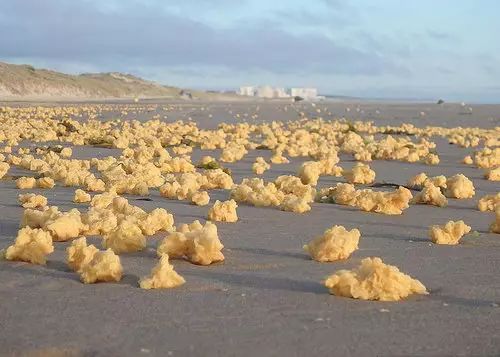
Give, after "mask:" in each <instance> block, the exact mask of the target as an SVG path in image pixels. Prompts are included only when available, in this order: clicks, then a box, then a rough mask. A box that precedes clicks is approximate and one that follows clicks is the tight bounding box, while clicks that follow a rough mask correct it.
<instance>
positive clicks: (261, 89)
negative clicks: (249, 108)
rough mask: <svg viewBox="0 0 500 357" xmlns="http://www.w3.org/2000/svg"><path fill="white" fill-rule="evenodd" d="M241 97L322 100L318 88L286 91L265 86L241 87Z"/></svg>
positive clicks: (281, 88)
mask: <svg viewBox="0 0 500 357" xmlns="http://www.w3.org/2000/svg"><path fill="white" fill-rule="evenodd" d="M238 94H239V95H243V96H248V97H259V98H269V99H271V98H290V97H302V98H304V99H310V100H313V99H320V97H318V90H317V89H316V88H291V89H290V90H286V89H285V88H283V87H271V86H268V85H265V86H258V87H254V86H243V87H240V90H239V92H238Z"/></svg>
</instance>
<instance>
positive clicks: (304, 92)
mask: <svg viewBox="0 0 500 357" xmlns="http://www.w3.org/2000/svg"><path fill="white" fill-rule="evenodd" d="M290 95H291V96H292V97H301V98H304V99H316V98H317V97H318V90H317V89H316V88H292V89H290Z"/></svg>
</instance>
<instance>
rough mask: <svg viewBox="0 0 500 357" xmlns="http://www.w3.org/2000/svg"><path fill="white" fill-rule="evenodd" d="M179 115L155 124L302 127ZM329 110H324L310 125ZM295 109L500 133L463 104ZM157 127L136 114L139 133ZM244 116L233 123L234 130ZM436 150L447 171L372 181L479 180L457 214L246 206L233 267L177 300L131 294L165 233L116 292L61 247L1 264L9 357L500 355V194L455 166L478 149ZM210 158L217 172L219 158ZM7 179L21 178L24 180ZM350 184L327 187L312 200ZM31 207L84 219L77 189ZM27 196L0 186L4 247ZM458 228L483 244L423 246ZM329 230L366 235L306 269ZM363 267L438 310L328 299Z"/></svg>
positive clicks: (496, 112)
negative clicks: (400, 274)
mask: <svg viewBox="0 0 500 357" xmlns="http://www.w3.org/2000/svg"><path fill="white" fill-rule="evenodd" d="M160 104H161V105H164V104H165V103H160ZM9 105H12V103H10V104H9ZM22 105H26V104H22ZM80 105H81V104H80ZM175 106H176V109H175V110H172V111H170V112H168V113H166V114H167V116H168V118H163V119H162V120H169V121H170V120H176V119H184V120H188V118H191V119H192V120H195V121H196V122H198V123H199V126H200V127H215V126H216V125H217V123H219V122H222V121H226V122H228V121H231V122H235V121H240V120H242V118H244V113H245V112H246V113H252V112H253V110H254V108H255V107H256V106H259V107H260V117H259V119H258V120H257V122H259V121H262V120H265V121H270V120H292V119H297V117H298V115H297V112H295V111H292V110H288V111H286V112H285V111H284V110H283V103H272V102H271V103H269V102H259V103H251V102H244V103H190V102H178V103H176V104H175ZM325 106H327V107H328V110H326V111H323V112H322V113H316V112H315V110H316V109H317V108H321V109H323V108H324V107H325ZM347 107H349V108H350V111H349V112H347V111H346V108H347ZM201 108H203V110H202V109H201ZM358 108H359V110H358ZM297 110H298V111H304V112H305V113H307V115H308V116H310V117H312V116H323V117H324V118H325V119H329V118H332V117H340V116H346V117H348V118H349V119H353V120H358V119H359V120H373V121H374V122H375V124H378V125H381V124H394V125H398V124H400V123H402V122H408V123H413V124H414V125H417V126H425V125H441V126H446V127H455V126H463V127H466V126H468V127H476V126H477V127H488V128H491V127H495V126H499V124H500V121H499V118H500V106H494V105H483V106H479V105H476V106H472V113H470V111H469V109H468V108H467V107H465V108H464V107H462V106H460V105H459V104H445V105H443V106H438V105H436V104H404V103H398V104H387V103H386V104H382V103H353V102H349V103H340V102H337V103H329V104H318V105H317V107H316V108H313V107H311V106H310V105H309V104H305V103H301V104H299V105H297ZM231 112H232V113H231ZM328 112H331V115H330V114H328ZM421 112H424V113H425V114H421ZM157 113H158V112H155V111H151V112H149V113H146V114H140V115H139V119H141V120H144V119H148V118H150V117H152V116H153V115H155V114H157ZM237 113H238V114H240V118H235V117H234V116H235V114H237ZM209 114H211V115H212V118H209ZM162 115H163V114H162ZM113 116H118V112H116V113H106V114H105V115H104V118H103V119H106V118H109V117H113ZM134 117H135V115H134V114H132V113H130V114H129V115H128V118H134ZM249 121H251V120H249ZM434 141H436V143H437V144H438V147H437V151H438V153H439V156H440V158H441V163H440V164H439V165H437V166H427V165H423V164H419V163H416V164H409V163H402V162H396V161H374V162H373V163H370V166H371V167H372V168H373V169H374V170H375V171H376V173H377V179H376V181H377V182H381V181H386V182H391V183H396V184H404V183H405V182H406V181H407V179H408V178H409V177H411V176H413V175H415V174H417V173H419V172H427V173H428V174H430V175H438V174H443V175H446V176H450V175H453V174H456V173H463V174H464V175H466V176H467V177H469V178H471V179H472V180H473V181H474V185H475V187H476V195H475V197H474V198H472V199H468V200H453V199H451V200H449V205H448V207H446V208H438V207H433V206H427V205H412V206H410V208H408V209H407V210H405V211H404V213H403V215H401V216H386V215H380V214H371V213H366V212H361V211H358V210H356V209H353V208H350V207H346V206H340V205H333V204H319V203H314V204H312V210H311V212H309V213H307V214H304V215H300V214H294V213H289V212H282V211H279V210H278V209H276V208H257V207H252V206H246V205H243V204H241V205H240V207H239V208H238V215H239V217H240V220H239V221H238V222H237V223H228V224H224V223H218V224H217V225H218V228H219V236H220V238H221V240H222V242H223V244H224V245H225V249H224V255H225V257H226V261H225V262H224V263H222V264H215V265H212V266H208V267H199V266H194V265H191V264H189V263H187V262H184V261H173V264H174V266H175V269H176V270H177V272H179V273H180V274H181V275H182V276H184V278H185V279H186V281H187V282H186V284H185V285H183V286H182V287H179V288H175V289H169V290H159V291H144V290H141V289H139V288H138V286H137V281H138V279H139V277H141V276H144V275H146V274H148V273H149V271H150V269H151V268H152V267H153V265H155V263H156V259H155V257H156V255H155V254H156V253H155V250H154V249H155V247H156V244H157V242H158V240H159V239H161V237H162V236H163V235H164V234H160V235H157V236H155V237H154V238H151V239H150V240H149V241H148V242H149V243H148V249H147V250H145V251H143V252H140V253H133V254H124V255H122V256H121V260H122V264H123V266H124V270H125V276H124V278H123V280H122V281H121V282H119V283H116V284H93V285H84V284H82V283H80V281H79V280H78V276H77V275H76V274H74V273H73V272H71V271H69V269H68V268H67V266H66V264H65V253H64V250H65V248H66V247H67V245H68V244H67V243H57V244H55V246H56V251H55V252H54V253H53V254H52V255H50V256H49V258H48V264H47V266H35V265H30V264H26V263H20V262H6V261H0V301H1V303H0V346H1V347H2V348H1V350H0V355H10V354H14V355H26V354H27V355H57V353H59V354H60V355H76V356H79V355H83V356H93V355H98V356H138V355H139V356H140V355H144V356H148V355H151V356H167V355H172V356H187V355H189V356H217V355H224V356H256V355H259V356H281V355H288V356H323V355H344V356H345V355H352V356H360V355H377V356H394V355H405V356H407V355H498V354H499V353H500V333H499V332H500V307H499V305H500V274H499V271H500V237H499V235H498V234H496V235H495V234H491V233H488V226H489V224H490V223H491V222H492V221H493V219H494V218H493V214H492V213H491V212H487V213H484V212H479V211H478V210H477V209H476V205H477V201H478V200H479V198H480V197H482V196H483V195H485V194H492V193H496V192H498V189H499V185H498V182H497V183H495V182H489V181H486V180H485V179H484V178H483V177H482V170H479V169H476V168H474V167H470V166H467V165H464V164H461V163H460V162H461V160H462V158H463V157H464V156H465V155H467V154H470V153H472V151H473V149H464V148H460V147H457V146H455V145H450V144H448V143H447V141H446V140H442V139H438V138H434ZM117 153H118V151H117V150H110V149H103V148H89V147H80V148H78V149H75V150H74V156H75V157H76V158H87V157H93V156H94V157H95V156H108V155H116V154H117ZM203 154H207V151H204V152H203ZM208 154H213V155H214V156H216V157H217V156H218V154H220V152H217V151H214V152H208ZM259 155H262V156H264V157H265V158H266V159H267V158H268V157H269V156H270V153H269V152H268V151H258V152H256V151H251V152H250V153H249V154H248V155H247V156H245V157H244V159H243V160H242V161H239V162H237V163H235V164H228V165H227V166H228V167H230V168H231V169H232V171H233V174H234V180H235V182H236V183H239V182H240V181H241V179H242V178H243V177H248V176H253V174H252V171H251V165H252V163H253V162H254V160H255V157H256V156H259ZM199 157H200V152H199V151H195V153H194V154H193V161H195V160H197V159H198V158H199ZM302 161H303V159H293V160H292V162H291V163H290V164H287V165H273V166H272V168H271V170H269V171H267V172H266V173H265V174H264V175H263V177H264V178H265V179H266V180H268V179H273V178H275V177H277V176H279V175H283V174H294V173H295V172H296V169H297V167H298V165H299V164H300V163H301V162H302ZM353 164H354V161H353V160H352V158H351V157H350V156H348V155H341V161H340V165H341V166H342V167H344V168H346V167H350V166H352V165H353ZM9 173H10V174H12V175H18V174H22V173H23V171H22V170H19V169H17V168H16V169H11V171H10V172H9ZM342 181H343V180H342V178H335V177H325V176H322V177H321V178H320V181H319V187H324V186H331V185H334V184H335V183H336V182H342ZM30 192H43V194H44V195H46V196H47V197H48V199H49V204H51V205H57V206H59V207H60V208H61V209H64V210H67V209H69V208H72V207H79V208H81V209H83V210H84V209H85V208H86V206H85V205H75V204H73V203H71V198H72V196H73V192H74V188H66V187H61V186H56V188H55V189H53V190H43V191H42V190H31V191H30ZM18 193H19V191H18V190H17V189H16V188H15V183H14V182H13V181H5V180H1V181H0V248H4V247H6V246H8V245H9V244H10V243H11V242H12V241H13V240H14V238H15V236H16V232H17V229H18V225H19V221H20V217H21V213H22V208H21V207H19V206H18V204H17V195H18ZM151 193H152V194H151V196H150V197H151V199H152V201H141V200H136V198H137V197H134V196H127V197H128V198H129V199H130V200H131V203H132V204H134V205H138V206H141V207H143V208H146V209H148V210H150V209H153V208H156V207H163V208H166V209H167V210H169V211H170V212H172V213H173V214H174V217H175V219H176V223H188V222H191V221H193V220H195V219H200V220H204V218H205V216H206V213H207V211H208V207H209V206H205V207H196V206H192V205H190V204H189V203H188V202H185V201H172V200H167V199H165V198H162V197H160V196H159V194H158V192H157V191H153V190H152V191H151ZM210 196H211V202H213V201H215V199H227V198H228V197H229V192H228V191H224V190H218V191H213V192H211V193H210ZM459 219H463V220H464V221H465V222H466V223H467V224H469V225H471V226H472V229H473V230H474V231H478V232H479V235H469V236H466V237H465V238H464V239H463V240H462V242H461V244H460V245H457V246H438V245H434V244H431V243H430V241H429V239H428V233H427V232H428V227H429V226H430V225H432V224H443V223H445V222H446V221H448V220H459ZM334 224H339V225H344V226H345V227H346V228H348V229H351V228H358V229H359V230H360V231H361V233H362V236H361V241H360V249H359V250H357V251H356V252H355V253H354V254H353V255H352V256H351V258H349V259H348V260H346V261H341V262H335V263H317V262H313V261H311V260H310V259H309V258H308V257H307V256H306V254H305V253H304V252H303V251H302V245H303V244H304V243H306V242H307V241H308V240H310V239H311V238H312V237H314V236H315V235H318V234H320V233H322V232H323V231H324V230H325V229H326V228H329V227H331V226H332V225H334ZM90 240H91V241H92V242H93V243H97V242H98V241H99V240H98V239H96V238H91V239H90ZM367 256H379V257H381V258H382V259H383V260H384V261H385V262H386V263H389V264H393V265H396V266H398V267H399V268H400V269H401V270H402V271H404V272H406V273H408V274H410V275H411V276H413V277H415V278H417V279H419V280H421V281H422V282H423V283H424V284H425V285H426V286H427V288H428V289H429V291H430V295H427V296H413V297H410V298H409V299H408V300H406V301H402V302H394V303H393V302H368V301H358V300H353V299H348V298H341V297H335V296H332V295H330V294H328V291H327V290H326V288H324V287H323V285H322V284H321V281H322V280H323V279H324V278H325V277H326V276H327V275H329V274H331V273H333V272H334V271H336V270H338V269H344V268H352V267H354V266H357V265H358V264H359V262H360V261H361V259H363V258H364V257H367Z"/></svg>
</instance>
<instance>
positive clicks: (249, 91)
mask: <svg viewBox="0 0 500 357" xmlns="http://www.w3.org/2000/svg"><path fill="white" fill-rule="evenodd" d="M238 94H239V95H246V96H249V97H254V96H255V87H254V86H244V87H240V91H239V93H238Z"/></svg>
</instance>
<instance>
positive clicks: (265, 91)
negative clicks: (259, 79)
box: [256, 86, 274, 98]
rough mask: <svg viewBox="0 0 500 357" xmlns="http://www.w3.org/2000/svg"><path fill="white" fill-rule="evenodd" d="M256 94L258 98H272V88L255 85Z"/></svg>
mask: <svg viewBox="0 0 500 357" xmlns="http://www.w3.org/2000/svg"><path fill="white" fill-rule="evenodd" d="M256 95H257V97H259V98H274V88H273V87H271V86H260V87H257V93H256Z"/></svg>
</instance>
